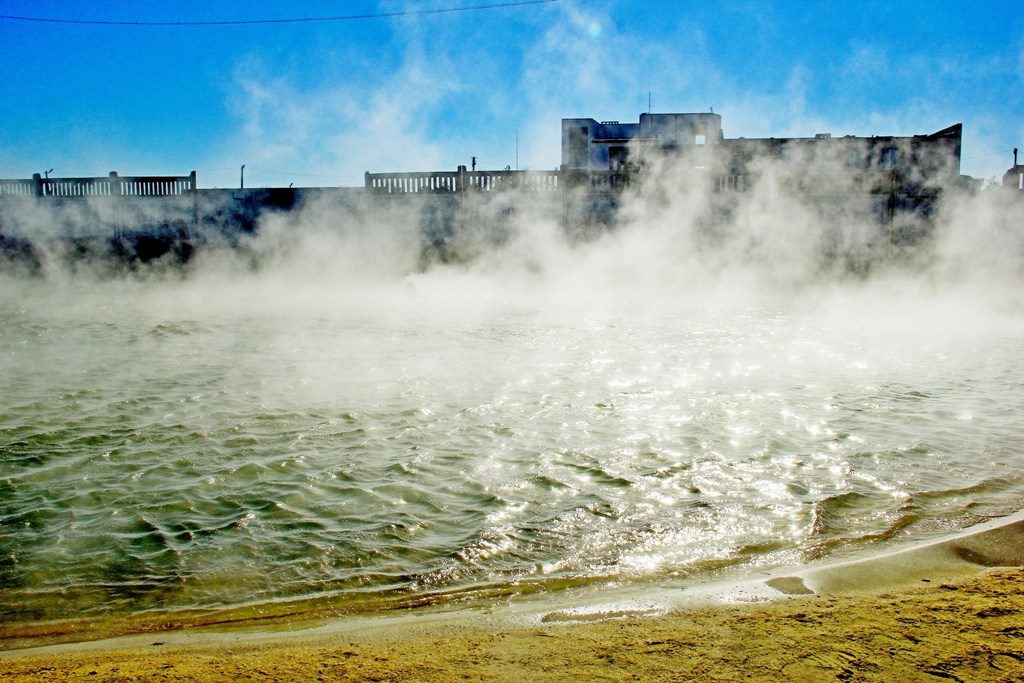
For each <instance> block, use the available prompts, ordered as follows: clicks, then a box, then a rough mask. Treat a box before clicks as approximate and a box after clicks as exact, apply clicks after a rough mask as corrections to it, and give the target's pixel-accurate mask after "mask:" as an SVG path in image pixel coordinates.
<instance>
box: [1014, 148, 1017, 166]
mask: <svg viewBox="0 0 1024 683" xmlns="http://www.w3.org/2000/svg"><path fill="white" fill-rule="evenodd" d="M1013 165H1014V166H1016V165H1017V148H1016V147H1014V148H1013Z"/></svg>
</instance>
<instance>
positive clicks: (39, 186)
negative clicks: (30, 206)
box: [32, 173, 43, 197]
mask: <svg viewBox="0 0 1024 683" xmlns="http://www.w3.org/2000/svg"><path fill="white" fill-rule="evenodd" d="M32 180H34V181H35V183H36V187H35V190H36V196H37V197H42V196H43V175H42V174H41V173H33V174H32Z"/></svg>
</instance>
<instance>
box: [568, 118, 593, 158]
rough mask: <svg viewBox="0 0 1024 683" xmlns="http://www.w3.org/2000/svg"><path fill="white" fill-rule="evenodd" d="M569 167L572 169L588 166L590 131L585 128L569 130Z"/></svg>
mask: <svg viewBox="0 0 1024 683" xmlns="http://www.w3.org/2000/svg"><path fill="white" fill-rule="evenodd" d="M569 165H570V166H571V167H573V168H588V167H589V166H590V129H589V128H588V127H586V126H579V127H573V128H570V129H569Z"/></svg>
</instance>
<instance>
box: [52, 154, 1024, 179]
mask: <svg viewBox="0 0 1024 683" xmlns="http://www.w3.org/2000/svg"><path fill="white" fill-rule="evenodd" d="M1013 163H1014V164H1016V163H1017V150H1013ZM51 173H53V169H52V168H51V169H50V170H49V171H43V175H44V176H46V179H47V180H49V179H50V174H51Z"/></svg>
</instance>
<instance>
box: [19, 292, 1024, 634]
mask: <svg viewBox="0 0 1024 683" xmlns="http://www.w3.org/2000/svg"><path fill="white" fill-rule="evenodd" d="M424 283H426V287H425V288H422V287H421V285H424ZM3 289H4V293H3V294H2V296H0V372H2V375H0V377H2V392H0V619H2V620H3V621H5V622H8V623H12V622H20V621H24V620H29V619H38V618H63V617H77V616H89V615H99V614H104V613H111V612H113V613H121V612H139V611H141V610H153V609H156V610H173V609H180V608H216V607H225V606H233V605H240V604H247V603H253V602H260V601H270V600H280V599H292V598H303V597H311V596H316V597H318V598H320V599H327V598H331V597H333V598H344V597H345V596H348V595H357V594H358V595H362V596H366V595H370V596H374V595H385V594H388V593H391V592H399V593H402V592H403V591H404V592H416V591H420V592H422V591H427V590H443V591H454V592H458V591H460V590H469V589H474V588H475V589H479V588H481V587H487V586H496V585H509V584H515V583H516V582H520V583H523V582H541V584H542V585H545V584H544V582H548V581H549V582H551V583H552V585H558V584H559V582H566V581H575V580H586V579H590V578H595V577H612V578H618V579H621V580H631V581H632V580H648V579H659V580H662V579H666V578H670V577H693V576H701V575H702V574H704V573H707V572H709V571H713V570H715V569H716V568H720V567H727V566H728V567H737V566H742V565H744V564H750V565H757V566H770V565H775V564H785V563H791V562H799V561H803V560H806V559H808V558H813V557H820V556H822V555H826V554H829V553H837V552H843V551H844V549H846V548H849V547H855V546H859V545H863V544H865V543H879V542H885V541H886V539H889V538H891V537H893V536H899V537H914V536H915V535H916V536H921V535H925V534H930V533H936V532H937V531H941V530H943V529H948V528H953V527H958V526H963V525H966V524H968V523H970V522H972V521H974V520H976V519H978V518H979V517H981V516H984V515H994V514H1000V513H1005V512H1009V511H1012V510H1015V509H1018V508H1019V507H1021V504H1020V501H1021V500H1022V493H1024V480H1022V477H1021V472H1022V469H1024V373H1022V372H1021V363H1020V351H1021V348H1022V341H1024V322H1022V319H1021V317H1020V316H1019V313H1018V314H1013V313H1006V314H989V313H984V314H982V313H977V312H976V310H977V306H976V304H975V303H974V302H970V301H967V302H962V301H961V302H959V303H953V304H949V305H947V304H946V303H935V302H933V301H930V300H918V299H914V298H910V299H907V300H902V301H897V302H892V301H890V300H889V297H888V296H886V295H884V294H883V295H881V296H880V295H879V294H878V292H877V291H876V292H875V293H873V294H871V295H863V296H861V295H859V294H857V293H856V292H853V293H846V294H844V293H842V292H840V293H838V294H837V293H834V292H833V293H826V294H822V295H821V296H818V297H817V298H815V297H811V296H807V297H804V298H803V299H801V300H800V301H796V302H794V298H793V297H784V298H782V299H780V301H788V303H778V302H776V303H770V302H765V301H761V300H756V301H751V302H748V303H744V302H743V301H733V302H724V303H722V304H721V305H717V304H716V305H714V306H710V305H709V306H702V305H693V302H694V301H700V299H701V297H700V296H699V295H697V296H693V295H690V296H688V297H685V300H686V301H687V302H689V303H685V304H684V303H682V301H683V299H684V298H683V297H682V296H680V299H679V300H678V301H677V300H676V299H674V298H673V297H672V296H668V297H666V298H664V299H662V300H660V301H659V302H658V303H657V304H649V302H647V303H645V302H644V301H642V299H643V297H640V298H639V299H638V300H629V299H628V298H627V299H623V300H616V301H612V302H608V301H605V300H602V299H601V298H600V297H599V296H596V295H595V297H594V298H593V301H589V302H588V300H587V299H586V297H582V298H581V297H579V296H577V297H576V299H574V300H572V301H569V302H568V303H566V302H564V301H563V302H561V303H558V302H554V303H552V302H551V301H550V300H548V299H546V298H545V296H544V295H543V291H545V290H543V289H539V290H538V293H526V294H525V295H523V296H512V297H511V298H510V299H509V298H502V296H498V295H494V294H493V292H491V293H489V294H487V295H480V296H478V297H477V298H476V299H473V297H472V296H471V295H470V294H469V293H470V292H472V290H473V289H474V286H473V281H472V280H466V281H459V280H457V279H455V280H454V281H453V282H450V283H445V284H444V286H443V287H441V286H437V287H435V288H433V289H432V288H431V286H430V280H429V278H423V279H422V280H420V281H406V282H400V283H397V284H394V285H393V286H391V285H389V286H388V287H385V288H382V291H384V293H381V292H379V291H378V292H376V293H372V292H366V291H364V292H356V293H353V292H346V291H342V290H335V289H332V288H331V287H330V286H327V285H325V286H322V287H316V288H313V289H312V290H311V289H308V288H306V289H303V288H302V287H295V288H292V289H290V288H289V287H288V286H287V284H284V285H282V284H280V283H279V284H275V285H268V284H266V283H261V282H260V281H259V280H258V279H255V278H249V279H248V280H246V279H243V280H242V281H240V282H237V283H233V284H230V285H228V284H225V281H215V282H211V283H205V284H204V283H203V282H201V281H200V282H195V283H190V284H189V283H182V282H177V281H170V282H145V281H143V282H135V281H114V282H105V283H92V284H89V283H75V282H71V283H66V284H53V283H46V282H42V281H35V282H30V281H17V280H10V281H5V287H4V288H3ZM495 291H499V292H500V291H501V287H500V285H499V286H497V288H496V290H495ZM375 297H376V298H375ZM460 297H468V299H469V300H470V303H469V304H465V303H464V302H462V301H461V300H460ZM456 301H458V302H459V304H458V305H456V303H455V302H456ZM879 309H882V310H881V312H880V310H879Z"/></svg>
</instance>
